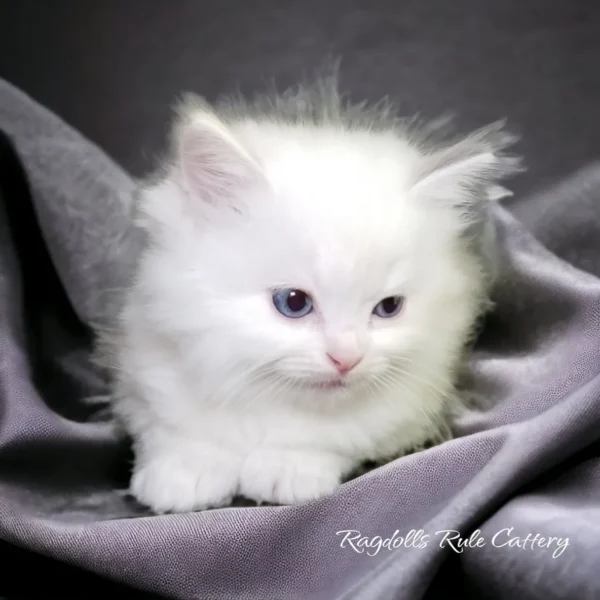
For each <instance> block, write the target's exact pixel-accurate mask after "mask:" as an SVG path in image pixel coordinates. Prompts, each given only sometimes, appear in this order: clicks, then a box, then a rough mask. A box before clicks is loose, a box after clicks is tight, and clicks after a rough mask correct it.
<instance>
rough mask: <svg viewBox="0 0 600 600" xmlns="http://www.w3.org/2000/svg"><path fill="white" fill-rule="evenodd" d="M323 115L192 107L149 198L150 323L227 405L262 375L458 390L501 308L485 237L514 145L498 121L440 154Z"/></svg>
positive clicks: (306, 386) (406, 137) (424, 141)
mask: <svg viewBox="0 0 600 600" xmlns="http://www.w3.org/2000/svg"><path fill="white" fill-rule="evenodd" d="M296 101H297V99H296ZM288 108H289V107H288ZM348 114H349V113H348ZM322 116H323V118H322V119H318V118H311V119H298V120H297V121H295V122H294V121H289V120H283V119H277V118H273V117H272V115H271V117H269V116H268V113H267V114H266V115H263V116H262V117H261V116H260V115H257V114H254V113H252V112H251V111H249V112H247V113H246V114H241V113H240V112H239V111H238V112H235V111H229V112H227V111H225V114H218V112H215V111H213V110H212V109H210V108H208V107H207V106H205V105H203V104H201V103H196V104H190V103H189V102H188V103H187V104H186V106H185V109H184V110H183V111H182V113H181V118H180V120H179V121H178V124H177V127H176V129H175V135H174V141H175V144H174V148H175V152H174V153H173V160H172V161H171V162H170V163H169V165H168V168H167V171H166V173H165V176H164V177H163V178H162V179H161V180H160V181H159V182H157V183H156V184H155V185H153V186H152V187H150V188H149V189H148V190H146V192H145V194H144V195H143V197H142V203H141V209H142V221H141V223H142V224H143V226H144V227H145V228H146V229H147V230H148V231H149V232H150V239H151V240H152V242H153V243H152V245H151V246H150V249H149V251H148V254H147V255H146V259H145V262H144V266H143V268H142V272H141V275H140V282H141V285H142V286H143V288H144V290H145V293H146V294H147V297H148V299H149V304H148V315H149V316H150V318H152V319H154V322H155V324H156V326H157V327H160V328H162V329H163V330H164V331H165V332H166V333H168V334H170V335H171V336H172V337H173V338H174V339H176V340H177V341H178V342H180V347H181V348H183V349H184V357H185V360H187V361H188V362H189V364H190V365H193V368H194V369H197V372H198V374H199V375H200V376H201V378H204V381H206V382H212V385H213V387H214V389H215V390H217V389H218V388H219V385H221V386H222V387H223V389H222V395H221V399H230V398H229V396H230V395H231V394H235V393H236V390H238V389H239V386H248V385H251V382H254V383H256V384H257V385H258V387H260V388H261V389H262V390H263V391H265V392H266V393H267V395H268V396H269V395H271V394H272V395H273V396H278V397H284V398H285V397H293V396H298V395H301V396H305V397H309V398H319V397H323V396H326V397H328V398H332V397H335V398H347V397H349V396H351V395H353V394H354V392H357V393H358V392H359V391H360V394H361V396H364V395H365V394H364V392H365V390H370V391H375V390H382V389H384V388H389V387H391V386H397V387H399V388H401V389H411V385H412V386H414V385H421V384H422V381H424V380H428V381H429V382H430V385H431V386H433V388H434V389H435V388H436V383H435V382H436V377H437V378H438V384H437V385H439V386H440V387H442V388H444V387H445V384H446V383H447V382H446V381H445V379H444V378H445V377H449V376H450V372H451V370H452V368H453V367H454V365H455V362H456V359H457V356H458V355H459V354H460V352H461V349H462V346H463V345H464V343H465V341H466V340H467V337H468V336H469V334H470V332H471V330H472V326H473V324H474V322H475V320H476V318H477V316H478V314H479V311H480V309H481V308H482V306H483V304H484V303H485V301H486V293H487V289H488V288H487V275H488V269H487V267H486V265H485V263H484V261H483V253H482V252H480V246H477V244H475V243H473V242H476V241H477V239H478V236H479V234H480V232H482V231H483V229H482V228H481V227H480V226H481V225H482V224H483V223H484V222H485V214H484V210H483V207H484V206H485V204H486V202H488V201H489V197H490V196H494V195H496V196H498V195H502V193H503V192H502V188H498V187H497V185H496V184H497V182H498V181H499V180H500V179H501V178H502V177H504V176H506V175H507V174H509V173H511V172H513V171H515V170H516V169H517V163H516V162H515V161H514V160H513V159H512V158H510V157H507V156H506V155H505V154H504V150H505V148H506V146H507V145H508V144H509V143H510V142H511V141H512V140H511V139H510V138H509V137H508V136H506V135H505V134H504V133H502V130H501V128H500V127H497V126H493V127H490V128H487V129H485V130H481V131H478V132H476V133H474V134H472V135H471V136H468V137H466V138H464V139H462V140H458V141H456V140H454V141H451V142H448V143H446V144H443V145H441V146H436V145H432V144H430V143H428V138H427V137H426V136H422V137H418V136H417V135H415V133H414V131H412V130H399V129H398V127H397V125H396V126H390V127H369V126H364V124H363V125H362V126H361V125H358V126H353V124H352V122H351V120H347V121H344V118H343V114H342V111H340V112H338V114H337V116H335V117H332V114H331V111H330V112H329V113H327V115H326V116H324V115H322ZM313 117H314V115H313ZM498 190H500V192H499V191H498ZM408 373H410V375H408ZM207 385H210V383H207ZM402 386H404V387H403V388H402ZM226 390H228V391H226ZM228 392H231V394H229V393H228ZM232 399H233V398H232Z"/></svg>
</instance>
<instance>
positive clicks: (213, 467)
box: [130, 429, 242, 513]
mask: <svg viewBox="0 0 600 600" xmlns="http://www.w3.org/2000/svg"><path fill="white" fill-rule="evenodd" d="M136 446H137V448H136V460H135V466H134V472H133V477H132V480H131V487H130V490H131V493H132V494H133V496H135V498H136V499H137V500H138V501H139V502H141V503H142V504H145V505H146V506H149V507H150V508H151V509H152V510H153V511H154V512H157V513H164V512H189V511H195V510H203V509H207V508H216V507H219V506H226V505H228V504H230V503H231V500H232V499H233V497H234V496H235V494H236V493H237V488H238V480H239V474H240V468H241V462H242V459H241V457H239V456H238V455H236V454H233V453H231V452H230V451H228V450H226V449H223V448H220V447H218V446H216V445H213V444H210V443H205V442H200V441H196V440H190V439H189V438H186V437H185V436H184V435H183V434H177V433H176V432H169V433H167V432H165V430H164V429H160V430H158V429H157V430H153V431H147V432H145V435H144V436H143V438H141V439H140V440H139V443H138V444H136Z"/></svg>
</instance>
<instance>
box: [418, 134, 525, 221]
mask: <svg viewBox="0 0 600 600" xmlns="http://www.w3.org/2000/svg"><path fill="white" fill-rule="evenodd" d="M502 127H503V123H495V124H493V125H491V126H489V127H486V128H484V129H480V130H478V131H476V132H474V133H472V134H471V135H469V136H467V137H466V138H464V139H462V140H460V141H458V142H455V143H454V144H451V145H448V146H445V147H443V148H442V149H439V150H434V151H432V152H426V153H425V157H424V158H423V159H422V162H421V165H420V168H419V170H418V172H417V173H416V174H415V178H414V180H413V184H412V186H411V194H414V195H417V196H419V197H427V198H430V199H432V200H435V201H437V202H439V203H442V204H444V205H448V204H449V205H450V206H451V207H454V208H458V209H460V210H462V211H463V212H464V213H465V216H468V212H469V210H470V209H471V208H474V209H475V212H478V210H477V208H478V207H477V205H478V204H481V203H482V202H483V203H485V202H487V201H490V200H491V201H498V200H501V199H503V198H505V197H507V196H510V195H512V194H511V192H510V191H509V190H507V189H505V188H504V187H502V186H500V185H498V182H499V181H500V180H502V179H505V178H507V177H509V176H510V175H513V174H515V173H518V172H520V171H523V170H524V169H523V168H522V166H521V161H520V158H519V157H516V156H510V155H508V154H506V152H505V151H506V149H507V148H508V147H509V146H511V145H512V144H513V143H514V142H515V141H516V140H517V138H516V137H514V136H512V135H510V134H508V133H506V132H504V131H503V129H502Z"/></svg>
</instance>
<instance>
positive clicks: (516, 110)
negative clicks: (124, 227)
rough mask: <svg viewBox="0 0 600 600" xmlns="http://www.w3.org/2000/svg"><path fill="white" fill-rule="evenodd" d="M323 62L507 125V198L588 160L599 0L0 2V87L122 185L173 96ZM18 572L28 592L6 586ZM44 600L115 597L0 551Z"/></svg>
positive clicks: (431, 105) (251, 84)
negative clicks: (105, 158)
mask: <svg viewBox="0 0 600 600" xmlns="http://www.w3.org/2000/svg"><path fill="white" fill-rule="evenodd" d="M327 56H341V57H342V59H343V62H342V85H343V88H344V89H345V90H347V91H348V92H350V93H351V96H352V97H353V98H355V99H357V100H362V99H371V100H377V99H379V98H380V97H382V96H384V95H386V94H388V95H390V96H391V97H392V98H394V99H395V100H397V101H398V102H400V103H401V105H402V107H403V109H404V112H406V113H407V114H412V113H415V112H420V113H422V115H424V116H428V117H436V116H438V115H440V114H441V113H446V112H448V111H452V112H454V113H456V114H457V115H458V119H457V123H458V124H459V125H460V126H461V128H464V129H467V128H472V127H478V126H480V125H484V124H486V123H488V122H490V121H494V120H496V119H498V118H503V117H506V118H507V119H508V125H509V127H510V128H511V129H512V130H514V131H515V132H516V133H518V134H520V135H521V136H522V142H521V143H520V146H519V152H520V153H522V154H523V155H524V156H525V160H526V164H527V165H528V167H529V170H528V171H527V172H526V173H524V174H523V175H521V176H520V177H519V178H518V180H517V181H516V182H515V184H514V186H513V189H514V190H515V191H516V193H517V195H518V196H522V195H523V194H528V193H530V192H534V191H537V190H541V189H543V188H544V187H546V186H549V185H551V184H553V183H555V182H556V181H558V180H560V179H562V178H563V177H565V176H568V175H570V174H572V173H574V172H575V171H576V170H578V169H579V168H582V167H583V166H585V165H586V164H589V163H590V162H592V161H594V160H597V159H598V158H599V155H600V116H599V112H600V0H296V1H291V0H122V1H120V2H117V1H116V0H37V1H36V0H0V77H3V78H5V79H7V80H9V81H10V82H12V83H13V84H15V85H17V86H18V87H21V88H22V89H23V90H24V91H25V92H27V93H28V94H29V95H31V96H32V97H34V98H35V99H36V100H38V101H39V102H41V103H42V104H44V105H46V106H47V107H48V108H49V109H51V110H53V111H55V112H56V113H58V114H59V115H60V116H62V117H63V119H65V120H66V121H67V122H68V123H69V124H71V125H72V126H74V127H76V128H78V129H80V130H81V131H82V132H83V133H84V134H85V135H86V136H87V137H89V138H90V139H91V140H93V141H94V142H96V143H97V144H99V145H100V146H101V147H102V148H104V149H105V150H106V151H107V152H108V154H109V155H111V156H112V157H113V158H114V159H115V160H116V161H117V162H118V163H120V164H121V165H122V166H124V167H125V168H126V169H127V170H129V171H130V172H131V173H132V174H133V175H136V176H141V175H144V174H145V173H147V172H148V170H150V169H151V168H152V167H153V166H154V161H155V157H156V156H157V154H158V153H159V152H160V151H161V149H162V148H163V147H164V143H165V139H166V133H167V130H168V124H169V119H170V116H171V105H172V103H173V101H174V100H175V99H176V97H177V96H178V95H179V94H180V93H181V92H182V91H185V90H192V91H195V92H198V93H200V94H202V95H205V96H207V97H208V98H209V99H214V98H215V96H216V95H218V94H220V93H227V92H233V91H236V89H238V88H239V89H240V90H241V91H243V92H251V91H252V90H255V89H257V88H260V87H261V86H262V85H263V82H264V81H265V80H270V79H271V78H273V77H274V78H275V79H276V81H277V82H278V83H279V85H280V86H286V85H289V84H293V83H294V82H296V81H297V79H298V78H299V77H301V76H302V75H303V74H304V73H306V72H310V71H311V70H312V69H313V68H314V67H315V66H317V65H318V64H319V63H320V62H321V61H322V60H323V59H325V58H326V57H327ZM529 207H530V205H529V204H528V203H527V202H520V203H519V206H518V208H516V207H514V208H515V212H516V214H517V216H518V217H520V218H522V219H523V220H524V221H525V223H526V224H527V222H530V221H531V220H532V219H535V218H539V213H534V212H533V211H531V210H530V208H529ZM21 569H25V570H27V571H28V572H29V573H30V575H31V577H30V578H28V579H27V581H26V582H25V581H24V580H23V578H17V579H14V578H11V577H10V576H11V574H13V575H15V574H16V573H17V572H18V571H19V570H21ZM10 581H12V582H13V584H14V583H15V581H18V582H19V583H18V588H19V589H16V588H15V587H14V585H11V584H10V583H9V582H10ZM3 583H4V585H2V584H3ZM40 589H44V590H45V591H46V594H44V593H43V592H40V591H39V590H40ZM56 590H60V597H64V598H67V597H69V598H70V597H77V598H79V597H84V596H85V597H88V596H89V597H94V593H93V592H94V590H95V591H96V592H97V593H98V595H101V596H106V595H111V594H112V595H114V594H115V593H116V592H120V593H121V592H122V589H120V587H119V586H112V585H111V584H109V583H108V582H102V581H101V580H100V579H99V578H96V577H93V578H92V577H91V576H90V577H87V576H86V575H85V574H84V573H81V572H78V571H76V570H74V569H70V568H68V567H66V566H59V565H56V564H54V563H52V561H51V560H49V559H44V558H41V557H35V556H32V555H30V554H29V553H27V552H21V551H16V550H15V549H14V548H10V547H9V546H8V545H6V544H4V543H1V542H0V594H2V593H3V592H4V593H9V594H10V598H11V599H13V598H41V597H59V596H57V595H56V594H57V593H58V592H57V591H56ZM83 590H85V591H83ZM440 592H441V593H442V592H443V590H441V591H440ZM90 594H91V596H90ZM434 595H435V592H434V591H432V593H431V597H432V598H433V597H434ZM440 595H441V594H440ZM127 597H129V598H134V597H141V595H139V596H138V595H133V592H128V595H127Z"/></svg>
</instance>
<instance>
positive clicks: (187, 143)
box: [173, 97, 262, 205]
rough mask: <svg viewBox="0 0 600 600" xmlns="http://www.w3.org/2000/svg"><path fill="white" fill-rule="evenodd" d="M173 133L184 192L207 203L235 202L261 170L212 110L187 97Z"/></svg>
mask: <svg viewBox="0 0 600 600" xmlns="http://www.w3.org/2000/svg"><path fill="white" fill-rule="evenodd" d="M178 112H179V120H178V122H177V123H176V126H175V130H174V140H173V142H174V147H175V154H176V158H175V169H176V171H177V174H178V180H179V183H180V185H181V187H182V189H183V190H184V191H185V193H186V194H187V195H188V196H190V197H192V198H194V199H198V200H201V201H204V202H208V203H210V204H215V205H217V204H219V203H221V202H225V203H229V202H231V201H234V200H235V199H236V197H237V196H239V194H240V193H242V192H243V191H244V190H246V189H248V187H249V186H251V185H252V184H255V183H257V182H258V181H260V178H261V176H262V169H261V167H260V166H259V164H258V162H257V161H256V160H255V159H254V158H253V157H252V156H251V154H250V153H249V152H248V151H247V150H246V149H245V148H243V146H242V145H241V144H240V143H239V142H238V140H236V138H235V136H234V135H233V133H232V132H231V130H230V129H229V127H228V126H227V125H226V124H225V123H224V122H223V121H222V120H221V119H219V117H217V115H215V113H214V112H213V111H212V110H211V108H210V107H209V106H208V105H206V104H204V103H202V102H201V101H199V100H196V99H192V98H190V97H188V98H187V99H186V101H185V103H183V104H182V105H181V106H180V107H179V111H178Z"/></svg>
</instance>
